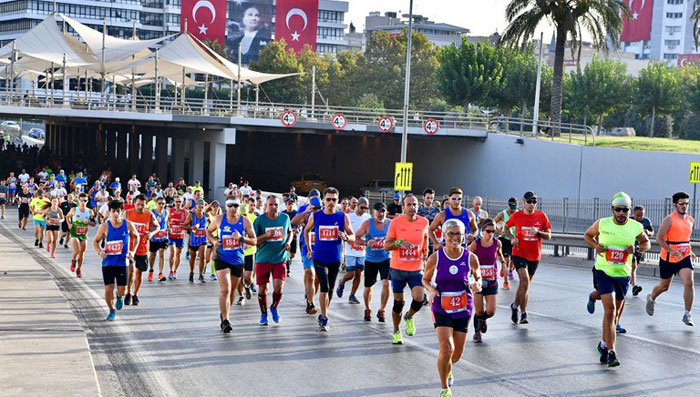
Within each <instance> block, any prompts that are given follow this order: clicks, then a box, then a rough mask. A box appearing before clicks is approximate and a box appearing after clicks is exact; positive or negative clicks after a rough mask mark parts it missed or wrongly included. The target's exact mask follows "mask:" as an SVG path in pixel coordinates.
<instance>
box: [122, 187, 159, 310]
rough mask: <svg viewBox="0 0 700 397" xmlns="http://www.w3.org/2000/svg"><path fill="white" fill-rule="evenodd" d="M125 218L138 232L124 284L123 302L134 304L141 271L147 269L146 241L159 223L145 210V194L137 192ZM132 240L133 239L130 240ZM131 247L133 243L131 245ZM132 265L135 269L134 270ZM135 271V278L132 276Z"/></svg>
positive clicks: (141, 274)
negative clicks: (133, 253) (134, 250)
mask: <svg viewBox="0 0 700 397" xmlns="http://www.w3.org/2000/svg"><path fill="white" fill-rule="evenodd" d="M125 219H126V220H128V221H130V222H131V224H133V225H134V227H135V228H136V231H137V232H138V233H139V240H138V241H139V243H138V246H137V247H136V253H135V255H134V259H133V260H129V273H128V276H129V279H128V282H127V286H126V296H124V304H125V305H130V304H132V303H133V304H134V306H136V305H138V304H139V296H138V293H139V289H140V288H141V281H142V276H143V272H145V271H148V241H149V240H150V239H151V237H153V236H154V235H155V234H156V233H158V231H159V230H160V225H159V224H158V221H157V220H156V217H155V216H153V213H152V212H151V211H148V210H146V196H145V195H143V194H139V195H137V196H136V198H135V199H134V209H132V210H127V211H126V216H125ZM132 242H133V240H132ZM131 249H133V244H132V246H131ZM134 265H136V266H135V267H136V271H135V272H134ZM134 273H136V274H135V275H136V278H134ZM132 284H133V285H134V294H133V295H132V294H131V285H132Z"/></svg>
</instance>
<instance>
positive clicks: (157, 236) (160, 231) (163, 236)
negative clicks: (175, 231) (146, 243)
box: [153, 230, 167, 238]
mask: <svg viewBox="0 0 700 397" xmlns="http://www.w3.org/2000/svg"><path fill="white" fill-rule="evenodd" d="M166 233H167V232H166V231H165V230H159V231H158V233H156V234H155V236H153V237H154V238H165V236H166Z"/></svg>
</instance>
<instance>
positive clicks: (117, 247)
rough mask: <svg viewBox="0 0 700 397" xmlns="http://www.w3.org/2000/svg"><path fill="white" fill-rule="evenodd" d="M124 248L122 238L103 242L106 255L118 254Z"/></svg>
mask: <svg viewBox="0 0 700 397" xmlns="http://www.w3.org/2000/svg"><path fill="white" fill-rule="evenodd" d="M123 248H124V241H123V240H114V241H107V243H106V244H105V252H106V253H107V255H120V254H121V253H122V249H123Z"/></svg>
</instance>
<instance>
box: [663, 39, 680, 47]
mask: <svg viewBox="0 0 700 397" xmlns="http://www.w3.org/2000/svg"><path fill="white" fill-rule="evenodd" d="M664 45H666V46H669V47H670V46H676V45H681V41H680V40H664Z"/></svg>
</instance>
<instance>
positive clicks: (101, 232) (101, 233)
mask: <svg viewBox="0 0 700 397" xmlns="http://www.w3.org/2000/svg"><path fill="white" fill-rule="evenodd" d="M106 230H107V223H103V224H101V225H100V227H99V228H97V233H96V234H95V238H94V239H93V240H92V247H93V248H94V249H95V252H97V255H98V256H99V257H100V258H102V257H103V256H102V248H101V247H100V242H101V241H102V240H103V239H104V238H105V234H106Z"/></svg>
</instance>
